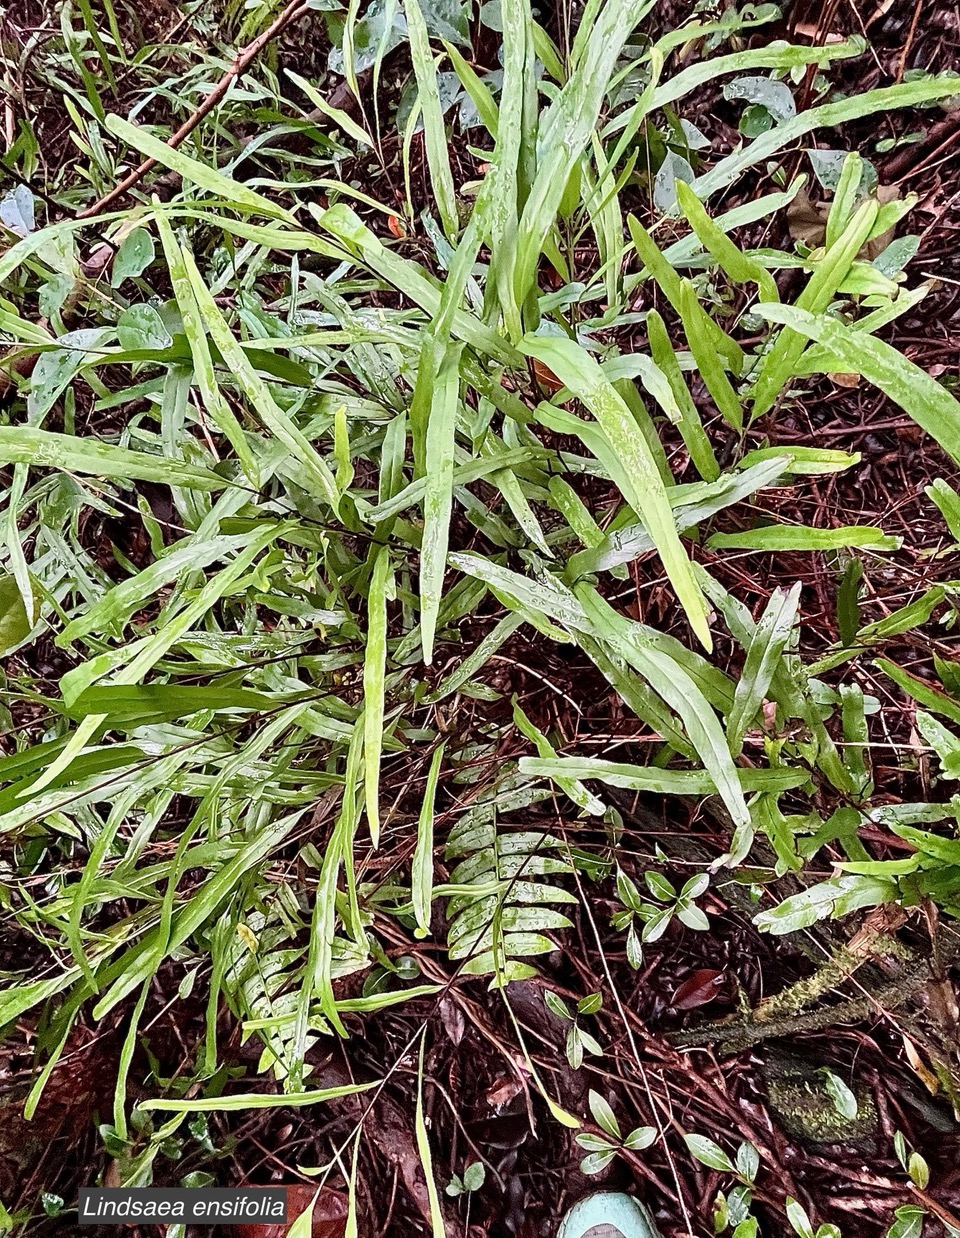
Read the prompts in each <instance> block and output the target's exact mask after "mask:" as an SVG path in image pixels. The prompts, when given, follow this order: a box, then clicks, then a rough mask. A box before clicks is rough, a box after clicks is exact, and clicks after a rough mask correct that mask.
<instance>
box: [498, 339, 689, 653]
mask: <svg viewBox="0 0 960 1238" xmlns="http://www.w3.org/2000/svg"><path fill="white" fill-rule="evenodd" d="M522 348H523V351H524V352H525V353H527V355H528V356H531V357H535V358H536V359H537V360H539V361H542V362H543V363H544V364H545V365H547V366H548V367H549V368H550V369H551V370H552V371H553V373H554V374H556V375H557V377H558V378H559V379H560V381H561V382H562V383H564V385H565V386H567V387H568V388H569V389H570V390H571V391H572V392H573V393H574V394H575V395H576V396H577V397H578V398H579V399H580V400H582V401H583V403H584V404H585V405H586V406H587V408H588V409H589V410H590V411H591V413H593V415H594V417H596V419H597V422H598V424H599V426H600V429H601V431H602V433H603V435H604V437H605V438H606V440H607V442H608V443H609V445H610V447H611V449H612V450H613V451H614V452H615V453H616V454H617V455H618V456H619V457H620V459H621V460H622V462H623V466H624V472H625V474H626V476H627V479H628V483H627V487H626V490H625V493H624V498H625V499H626V500H627V502H628V503H629V504H630V506H631V507H633V509H634V510H635V511H636V513H637V515H638V516H640V518H641V519H642V520H643V522H644V524H645V525H646V527H647V530H648V531H649V533H650V536H651V537H652V538H653V540H654V543H655V545H656V547H657V551H658V553H659V555H660V558H661V560H662V562H663V566H664V568H665V570H666V572H667V575H668V576H669V577H670V580H671V582H672V584H673V587H674V588H675V589H676V591H677V598H678V600H679V601H680V604H681V606H682V607H683V609H684V611H685V612H686V615H687V618H688V620H689V622H690V626H691V627H692V628H693V630H694V632H695V633H696V635H697V636H698V637H699V639H700V641H701V642H702V643H703V645H704V646H705V647H706V648H707V649H709V648H710V647H711V638H710V629H709V627H708V624H707V607H706V603H705V602H704V600H703V595H702V594H701V592H700V588H699V586H698V585H697V583H696V580H695V578H694V575H693V571H692V569H691V567H690V560H689V559H688V558H687V555H686V553H685V551H684V549H683V546H682V544H681V542H680V537H679V534H678V533H677V529H676V525H675V524H674V521H673V513H672V511H671V508H670V503H669V501H668V499H667V492H666V489H665V488H664V485H663V481H662V479H661V477H660V473H659V470H658V469H657V466H656V462H655V460H654V459H653V456H652V455H651V453H650V450H649V448H648V447H647V444H646V442H645V440H644V438H643V436H642V435H641V433H640V432H639V429H638V427H637V423H636V421H635V420H634V418H633V417H632V415H631V413H630V410H629V409H628V407H627V406H626V404H625V403H624V401H623V399H622V397H621V396H620V395H619V394H618V393H617V392H616V390H615V389H614V388H613V386H612V385H611V384H610V383H609V382H607V380H606V379H605V378H604V376H603V371H602V370H601V369H600V367H599V366H598V365H597V363H596V361H594V360H593V358H592V357H591V356H590V355H589V354H588V353H586V352H584V350H583V349H582V348H580V347H579V345H577V344H576V343H574V341H573V340H568V339H561V338H559V337H549V336H529V335H528V336H525V337H524V340H523V342H522Z"/></svg>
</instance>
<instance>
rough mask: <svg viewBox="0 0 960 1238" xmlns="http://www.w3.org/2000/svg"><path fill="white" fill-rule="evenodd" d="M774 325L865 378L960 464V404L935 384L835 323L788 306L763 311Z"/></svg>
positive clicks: (879, 344) (887, 349)
mask: <svg viewBox="0 0 960 1238" xmlns="http://www.w3.org/2000/svg"><path fill="white" fill-rule="evenodd" d="M757 310H758V312H759V313H761V314H763V316H764V317H765V318H768V319H769V320H770V321H771V322H779V323H783V324H784V325H785V326H787V327H790V328H791V330H793V331H796V332H798V333H799V334H802V335H805V336H808V337H809V338H810V339H813V340H817V341H818V342H820V343H822V344H825V345H826V346H827V348H828V349H829V351H830V352H831V353H834V354H835V355H836V356H838V357H840V358H841V359H842V360H843V365H844V369H846V370H848V371H849V372H850V373H852V374H862V375H863V376H864V378H867V379H869V380H870V382H872V383H873V384H874V386H876V387H879V388H880V390H881V391H882V392H883V393H884V395H888V396H889V397H890V399H891V400H894V401H896V403H897V404H899V405H900V407H901V408H902V409H903V410H904V412H906V413H908V414H909V415H910V416H911V417H912V418H913V419H914V421H915V422H916V423H917V424H918V425H919V426H921V427H922V429H924V430H926V432H927V433H928V434H929V435H931V436H932V437H933V438H934V439H936V441H937V442H938V443H939V444H940V446H941V447H942V448H943V449H944V451H945V452H947V454H948V455H950V456H952V457H953V459H954V460H955V461H956V462H957V463H958V464H960V404H958V402H957V400H956V399H955V398H954V396H952V395H951V394H950V392H949V391H947V389H946V388H945V387H943V386H941V384H940V383H938V382H937V380H936V379H935V378H931V377H930V375H929V374H928V373H927V372H926V370H923V369H921V368H920V366H918V365H915V364H914V363H913V362H912V361H909V360H908V359H907V358H906V357H905V356H904V355H903V354H902V353H900V352H898V351H897V350H896V349H895V348H893V347H891V345H889V344H886V343H884V342H883V340H877V339H874V338H873V336H870V335H864V334H863V332H860V331H852V330H851V329H850V328H849V327H845V326H844V325H843V324H842V323H840V322H838V321H837V320H836V319H835V318H831V317H828V316H826V315H824V314H815V313H808V312H805V311H804V310H803V309H801V308H798V307H796V306H789V305H759V306H758V307H757Z"/></svg>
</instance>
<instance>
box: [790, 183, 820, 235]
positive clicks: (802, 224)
mask: <svg viewBox="0 0 960 1238" xmlns="http://www.w3.org/2000/svg"><path fill="white" fill-rule="evenodd" d="M787 228H788V229H789V230H790V235H791V236H792V237H793V239H794V240H795V241H803V243H804V245H808V246H809V247H810V249H819V248H820V246H821V245H822V244H823V242H824V238H825V237H826V235H827V208H826V207H825V206H822V205H820V204H818V203H814V202H812V201H811V199H810V195H809V194H808V193H807V191H806V190H805V189H801V190H800V192H799V193H798V194H797V196H796V197H795V198H794V199H793V201H792V202H791V203H790V205H789V206H788V207H787Z"/></svg>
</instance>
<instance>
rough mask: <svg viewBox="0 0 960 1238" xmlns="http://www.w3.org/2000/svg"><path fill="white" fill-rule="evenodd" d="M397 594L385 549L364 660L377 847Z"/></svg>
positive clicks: (366, 750) (367, 759) (374, 577)
mask: <svg viewBox="0 0 960 1238" xmlns="http://www.w3.org/2000/svg"><path fill="white" fill-rule="evenodd" d="M394 593H395V590H394V584H393V570H392V568H391V566H390V551H389V550H388V549H387V547H386V546H381V547H380V548H379V550H377V552H376V556H375V558H374V560H373V571H372V573H371V576H370V588H369V591H368V593H367V644H366V649H365V651H364V658H363V732H364V735H363V763H364V804H365V805H366V809H367V821H368V823H369V825H370V837H371V839H372V841H373V845H374V847H376V846H377V845H378V844H379V841H380V757H381V753H382V750H383V715H384V694H385V683H384V679H385V672H386V664H387V601H388V599H389V598H391V597H393V596H394Z"/></svg>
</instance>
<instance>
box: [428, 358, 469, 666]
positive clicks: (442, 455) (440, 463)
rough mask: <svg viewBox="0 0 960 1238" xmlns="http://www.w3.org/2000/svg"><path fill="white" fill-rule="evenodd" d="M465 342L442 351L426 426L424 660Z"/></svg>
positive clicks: (449, 504) (442, 544)
mask: <svg viewBox="0 0 960 1238" xmlns="http://www.w3.org/2000/svg"><path fill="white" fill-rule="evenodd" d="M462 351H463V347H462V345H459V344H453V345H451V346H450V347H449V348H448V349H447V350H446V353H445V354H444V357H443V360H442V362H441V364H440V369H439V372H438V373H437V378H436V385H435V388H434V391H433V399H432V402H431V407H430V416H429V421H428V423H427V429H426V490H425V492H424V496H423V542H422V545H421V549H420V641H421V645H422V648H423V660H424V662H425V663H426V664H427V665H428V666H429V665H430V663H431V662H432V661H433V644H434V637H435V634H436V628H437V616H438V615H439V613H440V599H441V597H442V596H443V577H444V573H445V572H446V566H447V546H448V544H449V539H450V515H451V512H452V511H453V462H454V446H455V442H456V428H457V409H458V407H459V401H460V354H461V352H462Z"/></svg>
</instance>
